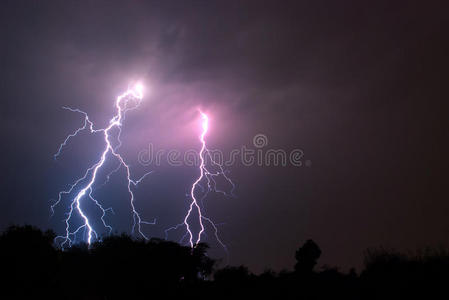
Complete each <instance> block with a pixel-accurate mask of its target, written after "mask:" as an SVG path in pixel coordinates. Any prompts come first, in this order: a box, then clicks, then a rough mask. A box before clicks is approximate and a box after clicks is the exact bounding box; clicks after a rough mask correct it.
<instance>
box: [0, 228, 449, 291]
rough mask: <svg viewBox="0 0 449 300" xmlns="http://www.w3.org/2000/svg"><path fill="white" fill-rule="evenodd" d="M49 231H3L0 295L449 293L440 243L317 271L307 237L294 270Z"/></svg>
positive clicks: (375, 253) (377, 253)
mask: <svg viewBox="0 0 449 300" xmlns="http://www.w3.org/2000/svg"><path fill="white" fill-rule="evenodd" d="M54 237H55V235H54V233H53V232H51V231H46V232H42V231H41V230H39V229H38V228H35V227H32V226H12V227H9V228H8V229H7V230H6V231H4V232H3V233H2V234H1V236H0V260H1V262H0V263H1V272H2V278H3V279H2V280H1V283H2V287H1V289H0V298H1V299H41V298H42V299H154V298H155V297H160V296H163V297H164V298H173V297H176V298H195V299H206V298H207V299H231V298H242V297H246V298H251V299H252V298H272V299H333V298H342V299H410V298H411V299H449V252H448V251H446V250H443V249H441V250H426V251H422V252H420V253H415V254H413V255H405V254H403V253H399V252H395V251H387V250H383V249H378V250H370V251H367V252H366V253H365V264H364V269H363V270H362V271H361V272H360V274H357V273H356V272H355V271H354V269H351V270H350V271H349V272H347V273H343V272H340V271H339V270H338V268H332V267H323V268H321V269H319V270H317V267H316V265H317V262H318V260H319V257H320V255H321V250H320V248H319V247H318V245H317V244H316V243H315V242H313V241H312V240H308V241H307V242H306V243H305V244H304V245H303V246H301V247H300V248H299V249H298V250H297V251H296V253H295V258H296V264H295V265H294V270H293V271H282V272H279V273H275V272H273V271H270V270H267V271H265V272H264V273H262V274H260V275H254V274H252V273H251V272H250V271H249V270H248V268H247V267H245V266H238V267H230V266H228V267H225V268H222V269H217V267H216V265H217V262H216V261H215V260H213V259H211V258H209V257H208V256H207V249H208V247H207V245H206V244H199V245H197V246H196V247H195V248H194V249H191V248H190V247H185V246H181V245H179V244H177V243H174V242H169V241H165V240H160V239H151V240H149V241H145V240H135V239H132V238H131V237H129V236H127V235H120V236H111V237H107V238H105V239H104V240H103V241H102V242H101V243H95V244H93V245H91V246H90V247H87V245H82V244H78V245H74V246H72V247H71V248H68V249H65V250H64V251H62V250H61V249H59V248H57V247H55V245H54ZM261 251H263V250H261Z"/></svg>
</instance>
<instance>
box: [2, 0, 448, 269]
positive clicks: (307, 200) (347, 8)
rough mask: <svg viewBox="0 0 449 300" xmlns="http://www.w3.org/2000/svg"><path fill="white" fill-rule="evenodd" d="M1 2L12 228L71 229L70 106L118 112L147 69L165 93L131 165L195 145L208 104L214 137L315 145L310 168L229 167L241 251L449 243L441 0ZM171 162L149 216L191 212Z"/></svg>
mask: <svg viewBox="0 0 449 300" xmlns="http://www.w3.org/2000/svg"><path fill="white" fill-rule="evenodd" d="M1 6H2V10H1V24H2V26H1V29H0V30H1V31H0V32H1V38H2V43H1V44H2V45H1V50H0V51H1V57H0V59H1V68H2V71H1V89H2V102H1V106H2V107H1V111H0V116H1V121H0V122H1V132H2V140H3V141H5V142H4V144H3V146H2V157H3V158H4V161H3V162H2V163H3V165H4V169H5V172H4V176H3V177H2V179H3V180H2V181H3V182H2V185H4V189H3V190H4V191H5V194H4V196H3V201H2V204H1V211H2V213H1V220H2V224H1V225H6V224H8V223H11V222H31V223H35V224H38V225H41V226H42V227H48V226H56V225H55V224H54V223H56V221H55V220H50V221H48V204H49V202H48V200H49V198H52V197H54V195H55V193H56V192H57V190H58V189H60V188H61V187H64V184H67V183H68V182H69V181H70V180H72V179H73V178H74V177H75V176H77V174H79V172H80V169H79V165H78V164H79V162H76V161H75V159H74V158H72V160H70V155H67V156H65V157H64V159H65V160H66V162H64V160H63V161H62V162H58V163H54V162H53V161H52V156H51V155H52V153H53V152H54V150H55V148H56V147H57V143H58V142H59V141H60V139H61V138H62V137H63V136H64V135H65V134H67V132H70V130H73V128H75V126H77V125H78V124H79V123H80V119H79V118H78V116H76V115H75V116H73V115H70V114H68V113H67V112H64V111H61V110H60V107H61V106H63V105H71V106H76V107H80V108H82V109H84V110H86V111H88V112H89V113H91V114H92V116H93V118H94V119H95V121H96V122H99V123H101V122H103V123H104V122H106V121H107V118H108V117H109V116H110V114H111V113H112V107H111V99H113V97H115V96H116V95H117V94H118V93H119V92H120V91H121V90H122V89H123V87H124V86H126V84H128V83H129V81H130V80H135V79H143V80H144V81H145V83H146V84H147V85H148V86H149V87H150V89H151V91H150V94H151V96H150V97H149V100H148V101H147V102H145V103H143V105H142V107H141V109H140V110H139V111H136V112H134V115H133V116H132V118H131V117H130V118H129V119H128V120H127V122H129V123H127V125H126V127H127V128H128V129H126V130H127V132H126V134H124V136H125V138H127V139H128V143H125V145H128V146H125V149H124V151H126V153H127V154H128V157H129V159H130V160H131V161H134V162H135V160H136V158H137V153H138V151H139V150H141V149H142V148H144V147H146V146H147V144H148V143H149V142H153V143H154V144H155V145H161V147H162V145H163V146H174V147H181V148H182V147H190V146H191V147H195V138H196V132H194V129H193V128H194V127H192V126H193V125H191V124H192V122H193V119H192V118H194V114H193V112H194V109H195V108H197V107H203V108H205V109H207V110H208V111H210V113H211V115H212V116H213V117H214V118H213V125H212V126H213V130H214V133H216V134H215V135H214V136H213V137H212V136H211V137H210V139H211V142H212V143H213V146H214V148H223V149H225V150H229V149H230V148H231V147H233V146H236V145H237V146H239V145H242V144H246V145H250V144H251V141H252V137H253V136H254V135H255V134H257V133H264V134H266V135H267V136H268V137H269V141H270V146H273V147H274V148H286V149H292V148H302V149H303V150H304V151H305V155H306V158H307V159H310V160H311V161H312V163H313V164H312V167H310V168H294V167H289V168H274V167H270V168H260V167H252V168H244V167H242V166H236V167H235V168H231V171H232V174H233V178H235V180H236V181H237V182H238V190H237V194H238V199H229V200H226V201H219V202H216V203H215V204H213V203H211V204H210V206H211V210H212V211H214V209H215V210H216V211H214V212H215V213H216V215H215V217H216V218H217V219H219V220H220V221H225V222H226V224H227V225H226V226H224V227H223V229H222V230H223V235H224V237H225V238H226V241H227V242H228V244H229V246H230V249H231V263H235V264H237V263H245V264H248V265H250V266H251V267H252V268H254V269H255V270H260V269H262V268H263V267H264V266H266V265H271V266H274V267H275V268H282V267H288V266H291V265H292V261H293V252H294V250H295V248H296V247H297V246H298V245H299V244H300V243H301V242H302V241H304V240H305V239H307V238H310V237H311V238H314V239H316V240H317V242H318V243H319V244H320V245H321V246H322V248H323V255H324V256H323V259H324V260H325V261H324V262H327V263H331V264H340V265H344V266H351V265H358V264H359V263H360V261H361V251H362V250H363V249H364V248H366V247H368V246H376V245H379V244H383V245H387V246H394V247H399V248H401V247H402V248H407V247H410V248H413V247H416V246H422V245H426V244H437V243H447V242H448V240H447V236H448V235H447V233H448V231H447V230H448V229H447V228H448V227H449V226H448V223H447V218H446V216H447V213H448V209H449V207H448V204H447V203H448V202H447V201H445V200H446V199H447V192H446V191H445V190H444V188H443V185H444V178H447V176H445V174H444V171H445V170H447V166H448V164H447V162H448V161H447V157H446V153H447V150H448V149H447V141H446V140H447V137H446V136H447V125H448V124H447V112H448V105H447V101H446V99H447V91H446V89H445V88H444V85H445V83H446V81H447V76H446V72H447V71H446V70H447V68H448V58H447V55H446V54H447V53H448V50H449V49H448V41H447V37H446V35H447V34H446V32H445V29H446V28H447V27H448V25H449V24H447V23H448V21H447V18H446V16H445V10H444V9H442V3H437V2H433V3H426V4H423V3H413V1H404V2H395V3H391V2H390V1H380V2H376V3H371V4H366V3H361V2H360V1H343V2H342V1H283V2H281V3H279V2H274V1H273V2H266V1H248V2H244V3H243V4H241V3H239V2H238V1H222V2H221V1H177V2H174V1H169V2H164V3H162V2H160V1H155V2H151V1H148V2H144V1H129V2H118V1H117V2H115V1H106V2H98V1H94V2H68V1H64V2H50V1H47V2H20V1H19V2H17V1H14V2H3V3H2V4H1ZM189 124H190V125H189ZM78 142H82V141H77V142H74V144H76V143H78ZM130 145H133V146H130ZM86 146H87V145H86V143H85V142H82V147H81V148H86ZM80 150H83V149H80ZM70 153H71V155H73V156H74V157H76V159H82V158H83V154H76V152H75V151H73V152H70ZM82 153H85V152H82ZM88 154H92V155H95V149H90V150H89V151H88ZM86 164H87V162H86ZM158 172H159V175H158V176H155V178H152V179H151V180H150V182H149V183H148V186H147V187H146V189H145V190H144V191H145V192H146V194H145V193H143V194H142V195H140V197H144V198H145V197H146V196H145V195H148V203H151V205H150V204H148V206H149V207H148V209H147V210H146V211H147V212H148V213H150V212H153V211H158V210H159V211H161V212H164V213H163V214H162V216H159V217H160V218H161V219H164V217H165V218H166V219H169V220H168V221H167V224H169V223H170V222H176V221H178V219H176V218H179V216H172V215H169V214H170V210H169V209H168V208H166V207H165V206H167V204H165V206H164V201H169V199H171V198H175V199H172V200H171V201H173V202H172V203H178V204H177V205H182V199H183V195H184V192H185V190H186V186H187V185H188V183H189V182H190V178H191V177H189V176H193V175H194V173H189V172H187V171H185V170H177V169H176V168H175V169H174V170H173V169H171V170H165V169H160V170H158ZM24 174H25V175H24ZM175 174H182V176H181V175H179V176H176V175H175ZM173 176H174V177H173ZM178 177H179V178H178ZM171 180H175V182H173V181H171ZM173 185H175V186H178V187H177V188H176V189H174V190H173V191H170V192H168V191H167V190H171V187H172V186H173ZM176 198H178V200H176ZM145 200H147V199H145ZM180 203H181V204H180ZM214 205H217V206H219V209H218V208H217V206H215V208H214ZM181 209H182V207H181V208H179V210H180V212H178V213H180V214H182V211H181Z"/></svg>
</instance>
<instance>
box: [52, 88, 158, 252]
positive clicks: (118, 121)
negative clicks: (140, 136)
mask: <svg viewBox="0 0 449 300" xmlns="http://www.w3.org/2000/svg"><path fill="white" fill-rule="evenodd" d="M142 98H143V87H142V86H141V85H140V84H137V85H135V86H134V87H133V88H131V89H130V88H128V90H127V91H126V92H124V93H123V94H121V95H120V96H118V97H117V99H116V101H115V108H116V114H115V115H114V116H113V117H112V119H111V120H110V121H109V125H108V126H107V127H106V128H101V129H94V124H93V122H92V121H90V119H89V116H88V114H87V113H85V112H84V111H81V110H79V109H73V108H70V107H63V108H64V109H66V110H69V111H72V112H77V113H80V114H82V115H83V116H84V123H83V126H81V127H79V128H78V129H76V130H75V131H74V132H73V133H71V134H69V135H68V136H67V137H66V139H65V140H64V141H63V142H62V143H61V145H60V146H59V148H58V151H57V152H56V154H55V155H54V158H55V159H57V158H58V156H59V155H60V154H61V152H62V150H63V148H64V147H65V146H66V145H67V143H68V142H69V140H70V139H71V138H73V137H75V136H76V135H78V134H79V133H80V132H82V131H84V130H89V131H90V133H102V134H103V138H104V142H105V148H104V150H103V152H102V153H101V156H100V159H99V160H98V161H97V162H96V163H94V164H93V165H92V166H90V167H89V168H88V169H87V170H86V171H85V172H84V175H83V176H82V177H80V178H79V179H77V180H76V181H75V182H74V183H72V184H71V185H69V188H68V189H67V190H63V191H61V192H59V194H58V199H57V200H56V201H55V203H54V204H53V205H51V207H50V209H51V212H52V215H53V213H54V209H55V207H56V206H57V205H58V204H59V203H60V202H61V201H62V198H63V196H65V195H70V194H72V192H75V191H77V190H78V188H81V189H80V190H78V191H77V192H76V195H75V197H74V198H73V199H72V200H71V202H70V208H69V211H68V212H67V217H66V218H65V219H64V222H65V234H64V235H60V236H57V237H56V240H61V242H60V246H61V247H62V248H64V247H65V246H66V245H67V244H68V246H71V245H72V243H73V242H74V240H75V238H76V236H77V234H78V233H79V232H80V231H82V230H84V233H85V236H87V237H86V242H87V244H89V245H90V244H91V243H92V241H93V240H94V239H99V236H98V234H97V232H96V231H95V229H94V228H93V226H92V224H91V222H90V220H89V218H88V216H87V215H86V212H85V211H83V209H82V207H81V202H82V200H83V199H89V200H90V201H92V202H93V203H94V204H95V205H96V206H97V207H98V208H99V209H100V210H101V212H102V215H101V218H100V219H101V222H102V224H103V226H104V227H105V228H106V229H108V231H109V233H110V232H111V231H112V227H111V226H110V225H109V224H107V223H106V221H105V219H104V218H105V216H106V214H107V213H108V212H111V213H114V211H113V210H112V208H104V207H103V206H102V205H101V204H100V202H98V201H97V200H96V199H95V198H94V197H93V195H92V192H93V186H94V183H95V182H96V180H97V173H98V171H99V170H100V169H101V167H102V166H103V165H104V163H105V161H106V159H107V158H108V157H110V156H112V157H115V158H116V159H117V160H118V162H119V164H118V166H117V168H116V169H114V170H113V171H112V172H111V173H109V174H108V175H107V176H106V181H105V182H104V183H103V184H106V183H107V182H108V181H109V178H110V176H111V175H112V174H113V173H115V172H117V171H118V170H119V169H120V168H121V167H123V168H124V169H125V171H126V179H127V188H128V193H129V200H130V206H131V209H132V215H133V226H132V231H131V232H132V233H134V231H135V229H136V227H137V231H138V233H139V234H140V235H141V236H142V237H144V238H145V239H147V237H146V236H145V234H144V233H143V232H142V224H155V222H156V220H153V221H152V222H147V221H143V220H142V219H141V217H140V215H139V213H138V212H137V210H136V207H135V205H134V201H135V198H134V193H133V191H132V188H133V187H136V186H137V185H138V184H139V183H140V182H141V181H142V180H143V179H144V178H145V177H146V176H147V175H148V174H150V173H151V172H148V173H145V174H144V175H143V176H142V177H140V178H139V179H137V180H133V179H131V171H130V166H129V165H128V164H127V163H126V162H125V160H124V159H123V157H122V156H121V155H120V154H119V153H118V152H117V151H118V149H119V148H120V146H121V145H122V142H121V140H120V135H121V129H122V122H123V120H124V118H125V114H126V112H128V111H130V110H132V109H135V108H137V107H138V106H139V105H140V102H141V100H142ZM113 128H116V129H117V130H118V133H117V134H116V136H115V137H116V140H117V145H115V147H113V144H112V142H111V130H112V129H113ZM74 214H77V215H78V216H79V217H80V218H81V219H82V224H81V225H80V226H78V227H76V228H73V229H72V227H73V225H71V220H72V218H73V216H74Z"/></svg>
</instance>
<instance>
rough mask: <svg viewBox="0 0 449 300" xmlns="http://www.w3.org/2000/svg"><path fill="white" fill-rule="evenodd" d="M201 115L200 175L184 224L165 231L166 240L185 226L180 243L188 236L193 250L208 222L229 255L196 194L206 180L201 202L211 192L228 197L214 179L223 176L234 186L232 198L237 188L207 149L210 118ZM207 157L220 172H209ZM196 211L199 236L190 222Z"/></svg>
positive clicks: (192, 191) (191, 191) (192, 192)
mask: <svg viewBox="0 0 449 300" xmlns="http://www.w3.org/2000/svg"><path fill="white" fill-rule="evenodd" d="M200 114H201V127H202V131H201V134H200V136H199V139H200V142H201V149H200V151H199V154H198V155H199V158H200V165H199V169H200V175H199V176H198V178H197V179H196V180H195V181H194V182H193V184H192V187H191V189H190V199H191V202H190V205H189V209H188V211H187V214H186V216H185V217H184V221H183V223H180V224H178V225H176V226H173V227H170V228H168V229H167V230H165V237H166V239H167V238H168V233H169V231H171V230H176V229H178V228H180V227H184V226H185V228H186V234H185V235H184V236H183V237H182V239H181V241H180V242H182V241H183V240H184V239H185V237H186V236H188V237H189V245H190V247H192V248H193V247H194V246H195V245H196V244H198V243H200V242H201V237H202V235H203V234H204V233H205V230H206V228H205V225H204V222H203V221H206V222H207V223H208V224H210V226H211V227H212V228H213V231H214V236H215V238H216V240H217V241H218V243H219V244H220V245H221V246H222V247H223V249H224V250H225V251H226V253H227V247H226V245H225V244H224V243H223V242H222V241H221V239H220V238H219V236H218V228H217V225H216V224H215V223H214V222H213V221H212V220H211V219H210V218H209V217H207V216H205V213H204V209H203V208H202V205H200V204H199V203H198V199H197V196H196V194H195V192H196V189H197V187H200V188H201V189H203V187H202V186H201V181H202V180H203V179H204V178H205V179H206V181H207V189H206V191H205V193H204V195H203V196H202V197H201V198H200V199H199V200H200V201H201V202H202V200H203V199H204V198H206V197H207V195H208V193H209V192H210V191H214V192H218V193H222V194H224V195H227V194H226V193H225V192H223V191H220V190H218V189H217V184H216V182H215V179H214V177H217V176H223V177H224V178H225V180H226V181H228V182H229V184H230V185H231V186H232V190H231V195H232V196H233V190H234V188H235V185H234V183H233V182H232V181H231V179H230V178H229V177H228V176H227V175H226V172H225V171H224V169H223V166H222V165H221V164H219V163H218V162H217V161H215V160H214V159H213V158H212V155H211V154H210V151H209V150H208V149H207V145H206V134H207V131H208V129H209V118H208V116H207V115H206V114H205V113H203V112H201V111H200ZM206 157H207V158H209V160H210V163H211V164H212V166H215V167H218V171H217V172H211V171H209V169H208V168H207V166H206ZM203 190H204V189H203ZM194 211H196V212H197V213H198V223H199V226H200V230H199V232H198V234H197V235H194V233H193V232H192V226H191V224H190V223H189V220H190V218H191V216H192V212H194Z"/></svg>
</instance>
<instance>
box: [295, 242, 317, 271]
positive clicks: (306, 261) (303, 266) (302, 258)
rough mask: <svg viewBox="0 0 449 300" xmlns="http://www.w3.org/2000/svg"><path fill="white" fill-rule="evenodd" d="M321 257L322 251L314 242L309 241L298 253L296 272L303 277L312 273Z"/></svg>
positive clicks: (296, 256) (296, 255)
mask: <svg viewBox="0 0 449 300" xmlns="http://www.w3.org/2000/svg"><path fill="white" fill-rule="evenodd" d="M320 256H321V249H320V247H318V245H317V244H316V243H315V242H314V241H313V240H307V241H306V242H305V244H304V245H303V246H302V247H300V248H299V249H298V251H296V254H295V258H296V265H295V271H296V272H297V273H299V274H302V275H307V274H310V273H312V271H313V268H314V267H315V265H316V264H317V261H318V258H319V257H320Z"/></svg>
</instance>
